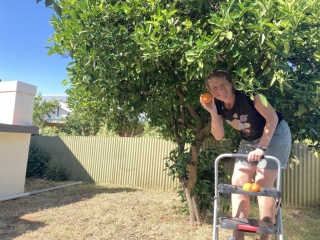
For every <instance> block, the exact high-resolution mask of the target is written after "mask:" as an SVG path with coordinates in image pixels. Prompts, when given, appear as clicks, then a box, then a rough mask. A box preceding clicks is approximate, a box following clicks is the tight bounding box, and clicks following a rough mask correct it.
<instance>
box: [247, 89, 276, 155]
mask: <svg viewBox="0 0 320 240" xmlns="http://www.w3.org/2000/svg"><path fill="white" fill-rule="evenodd" d="M260 96H261V95H259V94H257V95H255V96H254V107H255V108H256V109H257V111H258V112H259V113H260V114H261V116H262V117H264V118H265V119H266V125H265V127H264V130H263V134H262V137H261V138H260V142H259V144H258V145H259V146H260V147H262V148H264V149H267V147H268V145H269V143H270V141H271V138H272V136H273V133H274V131H275V129H276V127H277V124H278V120H279V119H278V116H277V114H276V112H275V110H274V109H273V107H272V106H271V104H270V103H269V102H266V103H262V101H261V97H260ZM262 155H264V151H263V150H262V149H259V148H257V149H256V150H254V151H252V152H250V153H249V155H248V161H259V160H260V159H261V157H262Z"/></svg>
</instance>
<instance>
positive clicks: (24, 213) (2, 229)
mask: <svg viewBox="0 0 320 240" xmlns="http://www.w3.org/2000/svg"><path fill="white" fill-rule="evenodd" d="M64 184H66V182H59V183H57V182H50V181H45V180H42V179H28V180H27V181H26V190H27V191H33V190H40V189H45V188H50V187H54V186H60V185H64ZM110 186H111V185H110ZM135 191H140V190H139V189H135V188H128V187H109V186H108V185H106V186H104V185H94V184H86V183H84V184H79V185H74V186H68V187H64V188H60V189H56V190H52V191H47V192H42V193H39V194H36V195H32V196H26V197H22V198H18V199H12V200H8V201H3V202H0V239H1V240H9V239H10V240H11V239H14V238H15V237H18V236H21V235H23V234H24V233H26V232H28V231H35V230H37V229H39V228H43V227H45V226H47V222H50V221H53V219H50V216H46V217H45V218H43V217H39V216H38V217H37V215H38V212H41V211H42V210H45V209H50V208H57V207H62V206H65V205H69V204H73V203H76V202H79V201H86V200H89V199H91V198H93V197H95V196H96V195H99V194H116V193H122V192H123V193H125V192H135Z"/></svg>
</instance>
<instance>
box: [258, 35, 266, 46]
mask: <svg viewBox="0 0 320 240" xmlns="http://www.w3.org/2000/svg"><path fill="white" fill-rule="evenodd" d="M265 39H266V36H265V35H264V33H262V34H261V35H260V39H259V42H260V45H262V44H263V43H264V40H265Z"/></svg>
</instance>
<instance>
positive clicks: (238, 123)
mask: <svg viewBox="0 0 320 240" xmlns="http://www.w3.org/2000/svg"><path fill="white" fill-rule="evenodd" d="M232 117H233V118H234V119H233V120H232V121H230V120H226V122H227V123H228V124H230V125H231V126H232V127H233V128H235V129H237V130H240V131H242V132H243V133H244V134H246V135H249V134H250V129H249V128H250V126H251V124H250V123H247V122H246V121H247V120H248V115H240V117H239V119H238V114H236V113H235V114H233V116H232Z"/></svg>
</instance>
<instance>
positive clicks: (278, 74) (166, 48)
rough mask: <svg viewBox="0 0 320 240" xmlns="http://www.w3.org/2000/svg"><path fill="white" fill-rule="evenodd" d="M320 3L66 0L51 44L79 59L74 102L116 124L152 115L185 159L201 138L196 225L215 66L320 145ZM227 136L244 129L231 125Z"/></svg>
mask: <svg viewBox="0 0 320 240" xmlns="http://www.w3.org/2000/svg"><path fill="white" fill-rule="evenodd" d="M319 5H320V2H319V1H318V0H295V1H294V0H292V1H291V0H288V1H281V0H260V1H259V0H241V1H240V0H230V1H219V0H197V1H187V0H171V1H163V0H147V1H142V0H126V1H122V0H119V1H116V0H113V1H112V0H110V1H109V0H60V1H59V6H60V7H61V14H59V15H60V16H61V17H58V16H57V15H53V17H52V20H51V21H50V22H51V24H52V26H53V28H54V31H55V32H54V34H53V36H52V38H51V39H50V41H51V42H52V45H51V46H50V49H49V52H48V53H49V55H50V54H61V55H66V54H67V55H69V56H70V58H71V60H72V61H71V63H70V65H69V66H68V72H69V83H70V86H71V87H70V90H69V95H70V101H69V105H70V106H71V107H76V108H79V109H81V111H83V112H85V113H87V114H95V115H97V116H99V118H98V119H100V120H103V119H108V122H110V121H111V122H112V123H113V126H118V125H121V124H122V123H123V122H127V123H128V124H129V123H136V122H137V121H139V117H140V116H141V114H144V116H145V117H146V119H148V122H149V124H150V125H151V126H157V127H159V129H161V131H162V136H163V137H164V138H166V139H171V140H174V141H175V142H176V143H177V145H178V150H177V151H176V156H175V157H173V159H181V158H179V156H182V159H183V156H184V154H185V144H186V143H190V144H191V150H190V154H191V155H190V154H189V155H188V158H186V159H185V161H187V164H186V171H183V172H186V173H187V174H184V175H183V176H178V177H179V178H180V181H181V185H182V186H183V188H184V192H185V196H186V198H187V201H188V206H189V210H190V221H191V223H192V224H194V223H199V222H200V214H199V198H198V196H197V194H195V191H193V189H194V188H195V186H196V184H197V180H198V178H197V170H198V167H199V156H200V147H201V145H202V143H203V141H205V140H206V139H208V138H212V135H211V134H210V123H211V121H210V116H209V114H208V113H207V112H206V111H205V110H204V109H203V108H202V107H201V106H200V104H199V96H200V94H201V93H203V92H204V91H205V88H204V79H205V77H206V75H207V74H208V73H209V72H211V71H213V70H216V69H225V70H227V71H229V72H230V73H231V75H232V76H233V79H234V83H235V86H236V88H237V89H239V90H245V91H247V92H249V93H250V94H251V95H253V94H254V93H255V92H260V93H263V94H264V95H265V96H266V98H267V99H268V101H269V102H270V103H271V104H272V105H273V106H274V107H275V109H276V110H279V111H280V112H282V113H283V115H284V118H285V119H286V120H287V122H288V123H289V125H290V128H291V131H292V136H293V139H294V140H298V141H302V140H305V139H309V140H310V141H311V142H312V143H313V146H315V147H317V146H318V145H317V141H318V133H319V131H320V124H319V121H320V120H319V119H320V118H319V115H320V110H319V106H320V102H319V101H320V100H319V84H320V80H319V69H320V68H319V67H320V66H319V59H320V45H319V40H320V37H319V36H320V34H319V31H320V28H319V24H320V22H319V19H318V14H319V9H320V8H319V7H320V6H319ZM81 93H83V94H81ZM228 129H229V128H228ZM225 139H226V140H227V139H229V140H234V141H236V140H238V137H237V134H236V133H235V132H234V131H227V132H226V136H225ZM182 165H183V164H182ZM183 166H184V165H183ZM179 172H181V171H176V173H179Z"/></svg>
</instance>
